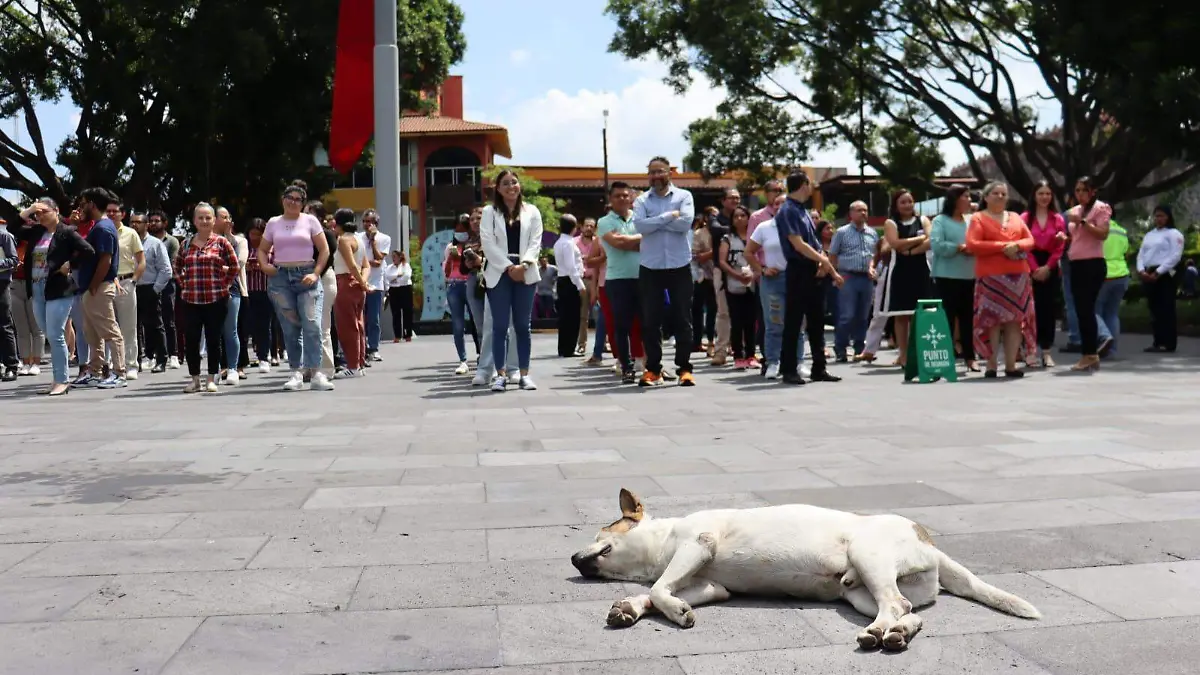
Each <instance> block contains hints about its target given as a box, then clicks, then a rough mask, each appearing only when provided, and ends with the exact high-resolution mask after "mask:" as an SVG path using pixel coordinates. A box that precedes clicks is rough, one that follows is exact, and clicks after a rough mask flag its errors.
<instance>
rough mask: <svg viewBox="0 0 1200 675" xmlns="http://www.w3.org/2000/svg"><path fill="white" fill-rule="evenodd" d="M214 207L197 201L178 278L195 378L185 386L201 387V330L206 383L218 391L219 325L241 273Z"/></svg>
mask: <svg viewBox="0 0 1200 675" xmlns="http://www.w3.org/2000/svg"><path fill="white" fill-rule="evenodd" d="M216 216H217V214H216V211H214V210H213V207H212V206H210V205H209V204H206V203H204V202H201V203H199V204H197V205H196V210H195V212H194V214H193V215H192V224H193V225H195V226H196V234H195V236H193V237H192V238H191V240H190V241H188V245H187V246H185V247H183V248H182V249H181V250H180V251H179V259H178V260H176V261H175V262H176V265H175V270H176V280H177V281H178V283H179V300H180V302H182V303H183V319H184V331H185V333H184V335H185V336H186V339H185V346H186V351H187V364H188V373H190V374H191V376H192V381H191V383H190V384H188V386H187V387H186V388H184V390H183V391H184V392H185V393H188V394H192V393H195V392H198V391H200V389H201V387H200V331H202V330H203V331H204V341H205V342H206V343H207V344H208V385H207V386H206V387H205V390H206V391H208V392H210V393H213V392H216V391H217V373H219V372H221V350H220V348H219V347H220V344H221V329H222V328H223V326H224V325H225V313H226V312H227V311H228V310H229V287H230V286H231V285H232V284H233V280H234V279H235V278H236V277H237V275H238V269H239V266H238V259H237V253H235V252H234V250H233V244H230V243H229V240H228V239H226V238H225V237H223V236H221V235H219V234H216V233H215V232H213V224H214V223H215V222H216Z"/></svg>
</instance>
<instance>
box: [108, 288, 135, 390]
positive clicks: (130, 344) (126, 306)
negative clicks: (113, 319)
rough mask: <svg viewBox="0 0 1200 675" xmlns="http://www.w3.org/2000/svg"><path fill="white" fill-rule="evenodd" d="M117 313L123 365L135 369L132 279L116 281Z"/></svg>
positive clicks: (133, 291) (114, 306) (115, 299)
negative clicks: (123, 357)
mask: <svg viewBox="0 0 1200 675" xmlns="http://www.w3.org/2000/svg"><path fill="white" fill-rule="evenodd" d="M113 308H114V309H115V310H116V312H117V325H118V326H120V327H121V337H122V338H123V339H124V340H125V364H126V366H128V367H130V368H136V367H137V362H138V343H137V282H135V281H134V280H133V279H125V280H123V281H122V280H118V281H117V296H116V298H114V300H113Z"/></svg>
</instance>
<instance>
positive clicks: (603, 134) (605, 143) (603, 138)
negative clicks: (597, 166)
mask: <svg viewBox="0 0 1200 675" xmlns="http://www.w3.org/2000/svg"><path fill="white" fill-rule="evenodd" d="M600 139H601V142H602V144H603V146H604V194H603V195H602V196H601V197H600V200H601V201H605V202H606V201H607V200H608V108H605V109H604V129H602V130H601V131H600Z"/></svg>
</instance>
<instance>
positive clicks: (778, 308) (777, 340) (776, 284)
mask: <svg viewBox="0 0 1200 675" xmlns="http://www.w3.org/2000/svg"><path fill="white" fill-rule="evenodd" d="M759 289H760V290H759V294H758V299H759V301H760V302H761V303H762V310H763V323H764V324H766V330H765V331H764V333H763V356H765V357H766V359H767V363H768V364H778V363H779V353H780V351H782V350H783V309H784V305H785V301H786V299H787V272H786V271H783V272H780V273H779V274H777V275H775V276H773V277H763V278H762V279H761V281H760V282H759ZM796 359H797V360H798V361H803V360H804V334H803V333H801V334H800V339H799V340H797V342H796Z"/></svg>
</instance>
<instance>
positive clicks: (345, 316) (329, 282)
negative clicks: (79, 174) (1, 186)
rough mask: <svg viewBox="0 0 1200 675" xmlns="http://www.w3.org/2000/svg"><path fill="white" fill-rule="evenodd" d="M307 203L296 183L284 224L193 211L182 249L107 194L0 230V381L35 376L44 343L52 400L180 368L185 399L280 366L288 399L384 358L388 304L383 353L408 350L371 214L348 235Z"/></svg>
mask: <svg viewBox="0 0 1200 675" xmlns="http://www.w3.org/2000/svg"><path fill="white" fill-rule="evenodd" d="M307 197H308V195H307V186H306V185H305V184H304V183H303V182H302V181H295V182H293V183H292V184H291V185H289V186H288V187H287V188H286V189H285V190H284V191H283V194H282V207H283V208H282V211H283V213H282V214H281V215H278V216H275V217H273V218H271V219H270V220H267V221H263V220H262V219H260V218H254V219H252V220H250V221H249V222H248V223H246V224H245V225H244V226H241V227H239V226H238V225H237V224H236V223H235V222H234V221H233V218H232V217H231V215H230V212H229V211H228V210H227V209H225V208H223V207H219V206H218V207H214V206H213V205H210V204H207V203H200V204H198V205H197V206H196V207H195V208H194V209H193V213H192V221H191V224H192V233H191V234H190V235H187V236H184V237H178V236H176V235H174V234H172V233H171V232H169V231H168V229H169V225H170V220H169V219H168V217H167V215H166V214H165V213H163V212H162V211H159V210H149V211H136V210H133V209H127V208H126V206H125V205H124V204H122V202H121V200H120V199H119V198H118V197H117V196H116V195H115V194H113V193H112V192H111V191H109V190H107V189H104V188H89V189H87V190H84V191H83V192H82V193H81V194H80V196H79V199H78V202H77V207H76V208H75V209H74V210H73V211H72V212H71V213H70V215H69V216H68V217H67V218H63V217H62V214H61V212H60V210H59V205H58V204H56V203H55V202H54V200H52V199H48V198H43V199H39V200H37V201H35V202H34V203H33V204H32V205H30V206H29V207H28V208H26V209H25V210H23V211H22V212H21V214H20V218H21V222H19V223H16V224H15V225H9V224H8V223H4V222H2V221H0V251H2V253H0V303H2V304H0V379H2V380H3V381H5V382H11V381H14V380H17V379H18V378H21V377H39V376H41V375H42V369H41V365H42V363H43V360H44V356H45V347H46V345H47V343H48V344H49V347H50V364H51V375H52V381H51V384H50V387H49V388H47V389H46V390H44V391H43V393H45V394H48V395H50V396H62V395H65V394H67V393H68V392H70V391H71V389H72V388H80V387H96V388H100V389H120V388H123V387H125V386H127V383H128V381H129V380H135V379H137V378H138V377H139V376H140V375H139V373H148V374H151V375H159V374H162V373H165V372H167V371H169V370H176V369H180V368H181V367H183V366H184V365H186V367H187V370H188V384H187V386H186V387H185V388H184V391H185V392H187V393H195V392H210V393H212V392H217V391H219V388H220V387H219V385H220V384H224V385H226V386H236V385H237V384H238V383H239V382H240V381H242V380H244V379H246V378H247V376H248V369H257V371H258V372H259V373H261V374H265V373H269V372H271V369H272V368H273V367H278V366H280V364H281V363H286V367H287V368H288V370H289V373H290V375H289V377H288V379H287V381H286V383H285V384H284V385H283V387H284V389H285V390H288V391H299V390H307V389H316V390H330V389H333V388H334V384H333V382H332V380H333V379H338V378H354V377H361V376H363V375H364V374H365V372H366V369H367V368H369V367H371V364H372V363H373V362H377V361H381V360H382V357H381V356H380V354H379V342H380V335H381V331H380V320H381V317H382V312H383V307H384V304H385V303H391V305H392V318H393V330H394V334H395V336H396V337H395V340H396V341H400V340H401V339H404V338H407V339H411V336H412V303H413V294H412V276H413V275H412V268H411V266H410V265H409V264H408V261H407V259H406V258H405V254H404V252H403V250H401V249H399V248H398V249H396V250H392V242H391V239H390V237H388V236H387V235H386V234H384V233H382V232H380V231H379V229H378V224H379V217H378V214H377V213H376V212H375V211H374V210H370V209H369V210H367V211H365V212H364V213H363V214H362V217H361V230H362V231H361V232H360V231H359V230H360V219H359V218H358V217H356V215H355V213H354V212H353V211H351V210H350V209H338V210H337V211H336V212H335V213H333V214H326V213H325V208H324V206H323V204H322V203H321V202H319V201H309V200H308V198H307ZM127 218H128V221H129V222H128V225H127V224H126V219H127ZM204 357H207V363H206V364H202V359H203V358H204ZM72 364H74V365H76V366H77V367H78V373H77V374H76V375H75V376H74V377H72V376H71V374H70V367H71V365H72ZM202 365H206V368H205V372H204V373H203V375H202V370H201V367H202Z"/></svg>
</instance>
